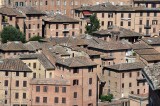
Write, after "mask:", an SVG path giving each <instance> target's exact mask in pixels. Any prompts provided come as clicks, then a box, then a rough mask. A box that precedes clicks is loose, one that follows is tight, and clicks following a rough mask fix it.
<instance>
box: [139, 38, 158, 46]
mask: <svg viewBox="0 0 160 106" xmlns="http://www.w3.org/2000/svg"><path fill="white" fill-rule="evenodd" d="M142 40H143V41H144V42H146V43H147V44H149V45H160V37H147V38H143V39H142Z"/></svg>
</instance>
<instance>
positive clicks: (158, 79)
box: [143, 63, 160, 90]
mask: <svg viewBox="0 0 160 106" xmlns="http://www.w3.org/2000/svg"><path fill="white" fill-rule="evenodd" d="M143 75H144V76H145V78H146V79H147V81H148V83H149V85H150V87H151V88H152V89H153V90H160V63H155V64H152V65H148V66H146V67H145V68H144V70H143Z"/></svg>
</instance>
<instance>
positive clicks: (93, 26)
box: [85, 14, 100, 34]
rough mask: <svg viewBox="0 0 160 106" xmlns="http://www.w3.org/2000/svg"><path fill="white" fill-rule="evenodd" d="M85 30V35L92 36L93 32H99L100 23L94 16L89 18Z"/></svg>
mask: <svg viewBox="0 0 160 106" xmlns="http://www.w3.org/2000/svg"><path fill="white" fill-rule="evenodd" d="M85 28H86V31H85V33H87V34H92V33H93V32H94V31H97V30H99V28H100V23H99V20H98V19H97V17H96V15H95V14H93V15H91V16H90V23H89V24H87V25H86V26H85Z"/></svg>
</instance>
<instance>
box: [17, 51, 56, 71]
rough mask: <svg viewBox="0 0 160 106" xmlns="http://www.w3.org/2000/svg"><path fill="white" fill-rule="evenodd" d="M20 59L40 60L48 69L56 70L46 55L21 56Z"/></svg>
mask: <svg viewBox="0 0 160 106" xmlns="http://www.w3.org/2000/svg"><path fill="white" fill-rule="evenodd" d="M19 58H20V59H22V60H23V59H38V60H39V61H40V63H41V64H42V65H43V67H44V68H46V69H55V67H54V66H53V64H52V63H51V62H50V61H49V60H48V58H47V57H46V56H45V55H44V54H40V53H39V54H22V55H20V56H19Z"/></svg>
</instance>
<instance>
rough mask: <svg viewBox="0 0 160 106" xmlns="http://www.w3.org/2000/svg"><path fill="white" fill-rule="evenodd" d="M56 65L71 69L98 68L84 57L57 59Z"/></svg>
mask: <svg viewBox="0 0 160 106" xmlns="http://www.w3.org/2000/svg"><path fill="white" fill-rule="evenodd" d="M56 63H58V64H61V65H64V66H67V67H70V68H74V67H88V66H96V65H97V64H96V63H94V62H93V61H92V60H90V59H89V58H86V57H83V56H80V57H73V58H67V59H57V61H56Z"/></svg>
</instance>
